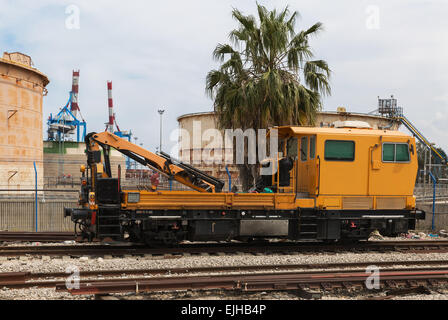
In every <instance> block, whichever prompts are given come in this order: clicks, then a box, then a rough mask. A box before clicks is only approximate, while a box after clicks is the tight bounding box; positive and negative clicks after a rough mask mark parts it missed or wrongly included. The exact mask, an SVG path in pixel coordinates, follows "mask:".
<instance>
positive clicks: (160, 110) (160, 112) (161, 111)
mask: <svg viewBox="0 0 448 320" xmlns="http://www.w3.org/2000/svg"><path fill="white" fill-rule="evenodd" d="M158 112H159V114H160V145H159V151H160V152H162V115H163V113H164V112H165V110H163V109H159V110H158Z"/></svg>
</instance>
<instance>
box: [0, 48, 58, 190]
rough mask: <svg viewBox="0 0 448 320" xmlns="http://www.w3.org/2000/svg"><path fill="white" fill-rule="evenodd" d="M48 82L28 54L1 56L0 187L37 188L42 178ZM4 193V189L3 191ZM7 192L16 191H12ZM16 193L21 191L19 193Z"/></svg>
mask: <svg viewBox="0 0 448 320" xmlns="http://www.w3.org/2000/svg"><path fill="white" fill-rule="evenodd" d="M48 83H49V80H48V78H47V76H46V75H44V74H43V73H41V72H40V71H39V70H37V69H36V68H34V67H32V60H31V58H30V57H29V56H27V55H24V54H22V53H18V52H14V53H7V52H5V53H4V54H3V58H0V189H2V190H4V189H8V190H15V189H21V190H23V189H30V188H34V185H35V173H34V163H35V164H36V168H37V173H38V183H37V184H38V188H42V181H43V163H42V160H43V132H42V100H43V95H44V94H46V89H45V87H46V86H47V84H48ZM2 193H4V192H2ZM9 193H14V194H15V193H16V191H11V192H9ZM19 194H24V192H20V193H19Z"/></svg>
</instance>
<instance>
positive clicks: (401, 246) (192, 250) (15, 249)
mask: <svg viewBox="0 0 448 320" xmlns="http://www.w3.org/2000/svg"><path fill="white" fill-rule="evenodd" d="M396 251H398V252H407V253H432V252H440V253H447V252H448V241H447V240H430V241H429V240H428V241H424V240H417V241H368V242H367V241H366V242H359V243H355V244H345V245H344V244H332V245H328V244H321V243H312V244H310V243H293V242H275V243H267V242H257V243H252V244H247V243H198V244H183V245H179V246H177V247H171V248H169V247H166V248H148V247H145V246H142V245H131V244H126V245H124V244H115V245H114V244H110V245H105V244H86V245H45V246H3V247H0V256H4V257H18V256H72V257H78V256H127V255H134V256H143V255H156V256H157V255H167V254H168V255H188V254H190V255H191V254H209V255H219V254H235V253H248V254H270V253H272V254H296V253H305V254H313V253H320V252H331V253H337V252H360V253H362V252H396Z"/></svg>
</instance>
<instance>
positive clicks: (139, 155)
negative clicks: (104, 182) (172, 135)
mask: <svg viewBox="0 0 448 320" xmlns="http://www.w3.org/2000/svg"><path fill="white" fill-rule="evenodd" d="M85 141H86V146H87V151H86V152H87V154H88V165H89V166H92V165H93V164H94V163H98V162H100V154H98V153H99V152H100V150H99V147H100V146H101V147H102V148H103V154H104V170H105V173H106V175H107V176H108V177H111V176H112V173H111V167H110V159H109V154H110V148H114V149H116V150H117V151H119V152H121V153H122V154H124V155H125V156H127V157H129V158H131V159H133V160H135V161H137V162H139V163H140V164H142V165H144V166H148V167H150V168H152V169H154V170H156V171H158V172H160V173H162V174H165V175H167V176H168V177H169V178H170V179H174V180H176V181H178V182H180V183H182V184H183V185H185V186H188V187H190V188H192V189H194V190H196V191H199V192H221V190H222V188H223V186H224V183H223V182H222V181H221V180H219V179H216V178H214V177H212V176H210V175H208V174H206V173H204V172H202V171H200V170H198V169H196V168H193V167H191V166H189V165H187V164H184V163H182V162H180V161H178V160H175V159H172V158H171V157H170V156H169V155H168V154H166V153H162V154H161V155H158V154H155V153H152V152H150V151H148V150H145V149H143V148H141V147H139V146H138V145H135V144H133V143H131V142H129V141H127V140H126V139H123V138H120V137H118V136H116V135H115V134H113V133H110V132H107V131H105V132H101V133H95V132H92V133H89V134H88V135H87V136H86V140H85ZM95 153H96V155H95Z"/></svg>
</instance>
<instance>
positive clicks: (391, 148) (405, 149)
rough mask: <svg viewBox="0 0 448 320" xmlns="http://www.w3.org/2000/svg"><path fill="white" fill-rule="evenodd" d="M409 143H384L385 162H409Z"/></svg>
mask: <svg viewBox="0 0 448 320" xmlns="http://www.w3.org/2000/svg"><path fill="white" fill-rule="evenodd" d="M409 159H410V158H409V145H408V144H407V143H383V162H409Z"/></svg>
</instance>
